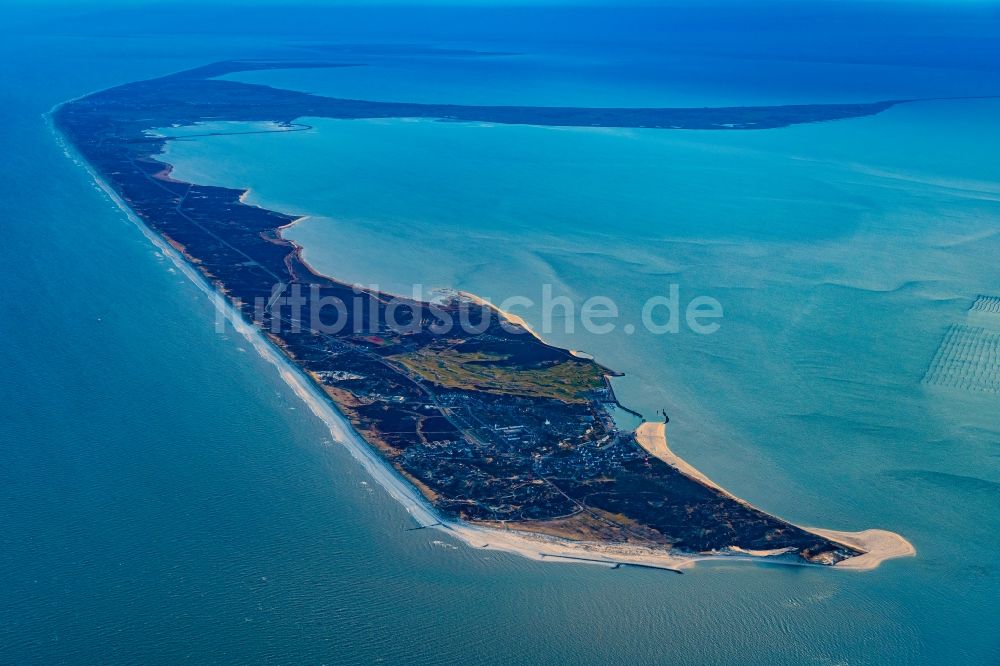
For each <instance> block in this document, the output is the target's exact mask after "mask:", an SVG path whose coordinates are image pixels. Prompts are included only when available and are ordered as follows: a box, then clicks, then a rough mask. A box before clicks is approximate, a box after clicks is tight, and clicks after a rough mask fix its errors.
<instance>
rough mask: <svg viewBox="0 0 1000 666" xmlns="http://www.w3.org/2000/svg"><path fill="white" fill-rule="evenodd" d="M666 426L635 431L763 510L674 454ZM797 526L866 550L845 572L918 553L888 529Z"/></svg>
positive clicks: (649, 445)
mask: <svg viewBox="0 0 1000 666" xmlns="http://www.w3.org/2000/svg"><path fill="white" fill-rule="evenodd" d="M666 425H667V424H666V423H659V422H652V421H646V422H645V423H643V424H642V425H640V426H639V427H638V428H637V429H636V431H635V439H636V441H637V442H638V443H639V446H641V447H642V448H644V449H645V450H646V451H648V452H649V453H650V454H651V455H654V456H656V457H657V458H659V459H660V460H662V461H663V462H665V463H667V464H668V465H670V466H671V467H673V468H674V469H676V470H677V471H679V472H681V473H682V474H684V475H685V476H687V477H689V478H691V479H694V480H695V481H698V482H699V483H701V484H704V485H706V486H708V487H709V488H712V489H714V490H717V491H718V492H720V493H722V494H724V495H726V496H727V497H730V498H731V499H733V500H735V501H737V502H740V503H742V504H745V505H746V506H749V507H752V508H754V509H757V510H758V511H760V510H762V509H759V508H758V507H755V506H754V505H753V504H750V503H749V502H747V501H746V500H744V499H743V498H741V497H737V496H736V495H733V494H732V493H731V492H729V491H728V490H726V489H725V488H723V487H722V486H720V485H719V484H717V483H715V482H714V481H712V480H711V479H710V478H708V477H707V476H705V475H704V474H703V473H702V472H701V471H699V470H698V469H696V468H695V467H693V466H692V465H691V464H690V463H688V462H687V461H685V460H684V459H683V458H681V457H680V456H678V455H677V454H676V453H674V452H673V451H671V450H670V446H669V445H668V443H667V428H666ZM793 524H794V523H793ZM796 527H799V528H801V529H803V530H805V531H807V532H811V533H812V534H815V535H817V536H821V537H823V538H824V539H829V540H831V541H835V542H837V543H839V544H842V545H844V546H848V547H850V548H856V549H858V550H862V551H864V554H863V555H858V556H856V557H850V558H848V559H846V560H841V561H840V562H837V563H836V564H834V565H833V566H835V567H840V568H841V569H852V570H855V571H869V570H871V569H875V568H877V567H878V565H879V564H881V563H882V562H885V561H886V560H892V559H896V558H899V557H914V556H916V554H917V550H916V548H914V547H913V544H911V543H910V542H909V541H907V540H906V539H905V538H904V537H903V536H902V535H900V534H896V533H895V532H890V531H888V530H880V529H866V530H860V531H857V532H847V531H842V530H831V529H825V528H819V527H803V526H802V525H796ZM731 550H732V551H733V552H740V553H746V554H749V555H753V556H756V557H768V556H772V555H780V554H782V553H783V552H784V551H777V550H776V551H744V550H742V549H739V548H735V547H734V548H732V549H731Z"/></svg>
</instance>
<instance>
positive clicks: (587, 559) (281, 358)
mask: <svg viewBox="0 0 1000 666" xmlns="http://www.w3.org/2000/svg"><path fill="white" fill-rule="evenodd" d="M56 108H58V106H57V107H56ZM54 111H55V109H53V112H54ZM46 118H47V121H48V124H49V126H50V129H52V131H53V133H54V134H55V136H56V138H57V141H58V143H59V145H60V146H61V147H63V149H64V152H65V153H66V155H67V156H68V157H70V159H72V160H73V161H74V162H76V163H77V164H78V165H81V166H83V167H84V168H85V169H86V170H87V172H88V173H89V174H90V175H91V176H92V178H93V180H94V182H95V183H96V184H97V186H98V187H100V188H101V189H102V190H103V191H104V192H105V193H106V194H107V195H108V196H109V198H110V199H111V200H112V202H114V203H115V204H116V206H117V207H118V208H119V209H121V210H122V211H123V212H124V213H125V215H126V217H127V218H128V219H129V220H130V221H131V222H132V223H133V224H135V225H136V226H137V227H138V228H139V230H140V231H141V233H143V235H144V236H146V238H147V239H149V240H150V242H151V243H152V244H153V245H154V246H155V247H156V248H157V249H159V250H160V251H161V252H162V253H163V255H164V256H166V257H168V258H169V259H170V260H171V262H172V263H173V264H174V265H175V266H177V268H178V269H179V270H180V271H181V272H182V274H184V275H185V277H187V278H188V279H190V280H191V281H192V282H193V283H194V284H195V285H196V286H197V287H198V288H199V289H200V290H201V291H203V292H204V293H205V294H206V295H207V296H208V297H209V299H210V300H211V302H212V303H213V305H214V306H215V307H216V309H217V310H218V311H220V312H221V313H222V314H223V315H224V316H225V318H226V319H227V320H229V321H230V323H231V324H232V325H233V327H234V329H235V330H236V331H237V332H239V333H240V334H241V335H243V336H244V337H245V338H246V339H247V341H248V342H249V343H250V344H251V345H252V346H253V347H254V349H255V350H256V351H257V352H258V353H259V354H260V355H261V357H262V358H264V359H265V360H267V361H268V362H269V363H271V364H273V365H274V366H275V367H276V369H277V370H278V373H279V376H280V377H281V379H282V380H283V381H284V382H285V383H286V384H287V385H288V386H289V387H290V388H291V389H292V391H293V392H294V393H295V394H296V395H297V396H298V397H299V398H300V399H301V400H302V401H303V402H305V403H306V405H307V407H309V409H310V411H312V412H313V414H315V415H316V416H317V417H318V418H320V419H321V420H322V421H323V422H324V424H325V425H326V426H327V427H328V429H329V431H330V433H331V435H332V436H333V437H334V439H335V440H337V441H338V442H340V443H342V444H344V445H345V446H346V447H347V448H348V450H349V451H350V452H351V454H352V456H353V457H354V458H355V459H356V460H358V462H359V463H361V465H362V467H363V468H364V469H365V471H366V472H367V473H368V474H369V475H370V476H371V477H372V478H373V479H374V480H375V481H376V482H377V483H378V484H379V485H380V486H382V487H383V488H384V489H385V490H386V492H387V493H388V494H389V495H390V497H392V498H393V499H394V500H396V501H397V502H399V503H400V504H401V505H402V506H403V507H404V509H405V510H406V511H407V512H408V513H409V514H410V515H411V517H413V519H414V520H415V521H416V522H417V523H418V524H419V525H420V526H421V527H422V528H427V527H434V528H437V529H440V530H442V531H445V532H449V533H451V534H452V535H454V536H455V537H456V538H458V539H459V540H461V541H463V542H464V543H466V544H467V545H468V546H470V547H472V548H479V549H489V550H498V551H504V552H510V553H515V554H518V555H521V556H523V557H527V558H529V559H533V560H537V561H548V562H562V563H592V564H599V565H602V566H620V565H622V564H629V565H636V566H645V567H652V568H660V569H671V570H679V569H681V568H687V567H690V566H693V565H694V564H695V563H696V562H697V561H700V560H708V559H725V560H729V561H751V562H768V561H770V562H781V561H780V560H767V559H764V557H765V556H767V555H775V554H778V553H775V552H748V551H743V552H742V553H737V552H736V551H733V554H729V553H727V552H722V553H705V554H700V553H683V554H675V553H671V551H670V550H669V548H649V547H640V546H630V545H627V544H610V543H602V542H583V541H570V540H568V539H562V538H559V537H551V536H545V535H539V534H534V533H526V532H518V531H516V530H503V529H497V528H491V527H483V526H480V525H475V524H473V523H467V522H456V521H452V520H447V519H443V518H442V516H440V515H439V514H438V512H437V511H436V510H435V509H434V508H433V506H431V505H430V504H429V502H428V501H427V500H426V499H425V498H424V497H423V496H422V495H421V494H420V492H419V490H418V489H417V488H416V487H415V486H414V485H413V484H411V483H410V482H409V481H407V480H406V479H405V478H404V477H403V476H402V475H401V474H399V472H398V471H397V470H396V469H395V468H394V467H393V466H392V465H391V464H390V463H389V462H388V461H386V460H384V459H383V458H382V457H381V455H380V454H379V453H378V451H377V450H376V449H375V448H374V447H373V446H372V445H370V444H369V443H368V442H367V441H365V440H364V438H363V437H362V436H361V435H360V434H359V433H357V432H356V431H355V430H354V429H353V427H352V426H351V424H350V421H349V420H348V419H347V418H346V417H345V416H344V415H343V414H342V413H340V411H339V410H338V409H337V407H336V405H335V404H334V403H333V402H332V401H331V400H330V399H329V398H328V397H327V396H326V395H325V394H323V393H322V392H321V391H320V389H319V387H318V386H317V385H316V384H315V382H314V381H313V380H312V379H311V378H310V377H309V376H308V375H307V374H306V373H305V372H304V371H303V370H302V369H301V368H299V367H297V366H296V365H295V364H294V363H293V362H292V361H291V360H290V359H289V358H288V357H287V356H286V354H285V353H284V352H283V351H282V350H281V349H280V348H278V347H277V346H275V345H274V344H273V343H272V342H270V341H269V340H267V338H266V337H265V336H264V334H263V333H262V332H261V331H260V330H259V329H257V328H256V327H254V326H253V325H252V324H250V323H249V322H247V321H245V320H244V318H243V316H242V314H240V313H239V312H238V311H237V310H235V309H234V308H233V306H232V304H231V303H229V301H228V300H227V299H226V297H225V295H223V294H222V293H221V292H219V291H218V290H217V289H216V288H215V287H214V286H213V285H212V284H211V283H209V282H208V280H207V279H206V278H205V277H204V276H203V275H201V274H200V273H199V272H198V271H197V269H196V268H195V267H194V266H193V265H192V264H191V263H190V262H189V261H187V259H186V258H185V257H183V256H182V255H181V254H180V253H179V252H178V251H177V250H176V249H175V248H174V247H172V246H171V245H170V243H169V242H168V241H167V240H166V239H164V238H163V237H162V236H161V235H160V234H159V233H157V232H156V231H154V230H153V229H152V228H151V227H149V226H148V225H147V224H146V223H145V221H143V220H142V218H141V217H139V216H138V214H136V213H135V211H133V210H132V209H131V208H130V207H129V206H128V204H127V203H126V202H125V201H124V200H123V199H122V198H121V197H120V196H119V195H118V194H117V193H116V192H115V191H114V189H113V188H112V187H111V186H110V185H109V184H108V183H107V182H106V181H105V180H104V179H103V178H102V177H101V176H100V175H99V174H98V173H97V172H96V170H95V169H94V168H93V167H92V166H91V165H90V163H89V162H88V161H87V160H86V159H84V158H83V156H82V155H80V154H79V152H78V151H76V149H75V148H74V147H73V146H72V144H71V143H70V142H69V141H68V140H67V139H66V137H64V136H63V134H62V133H61V132H60V131H59V129H58V128H57V127H55V124H54V123H53V122H52V121H51V112H50V114H48V115H47V116H46ZM248 193H249V191H245V192H244V193H243V195H241V197H240V199H242V198H243V196H245V195H246V194H248ZM301 219H302V218H297V219H295V220H293V221H292V222H290V223H289V225H287V226H290V225H291V224H294V223H296V222H298V221H300V220H301ZM279 233H280V229H279ZM286 240H287V239H286ZM289 242H291V243H292V244H293V246H294V247H296V248H297V251H298V252H299V254H300V256H301V251H302V248H301V247H300V246H298V245H297V244H295V243H294V242H292V241H289ZM303 263H304V265H305V266H306V268H307V269H308V270H310V271H311V272H313V273H315V274H316V275H318V276H319V275H322V274H321V273H319V272H317V271H316V270H315V269H314V268H313V267H312V266H310V265H309V264H308V263H306V262H304V261H303ZM324 277H326V276H324ZM329 279H334V278H329ZM456 293H457V294H458V295H459V296H460V297H463V298H467V299H469V300H472V301H473V302H475V303H478V304H481V305H484V306H487V307H489V308H491V309H493V310H494V311H496V312H497V313H499V314H500V316H501V317H504V318H506V319H507V320H509V321H510V322H511V323H513V324H514V325H516V326H520V327H521V328H523V329H524V330H526V331H527V332H529V333H530V334H531V335H533V336H534V337H535V338H537V339H538V341H539V342H541V343H543V344H546V345H547V346H552V345H549V344H548V343H546V342H545V341H544V340H543V339H542V338H541V337H540V336H539V335H538V334H537V333H536V332H535V331H533V330H532V329H531V328H530V326H528V325H527V322H525V321H524V320H523V319H522V318H521V317H518V316H516V315H512V314H510V313H506V312H503V311H502V310H500V309H499V308H497V307H496V306H494V305H492V304H491V303H489V302H488V301H485V300H484V299H482V298H480V297H478V296H475V295H474V294H469V293H468V292H460V291H459V292H456ZM570 353H572V352H570ZM656 425H657V424H655V423H649V422H646V423H643V424H642V425H641V426H640V428H639V429H638V430H637V431H636V433H637V439H638V433H639V431H640V430H641V431H643V433H644V435H645V433H646V431H647V430H649V428H646V426H654V427H655V426H656ZM644 428H646V430H643V429H644ZM663 447H664V448H665V449H666V451H668V452H669V449H668V448H666V440H665V436H664V437H663ZM644 448H645V446H644ZM671 455H672V454H671ZM673 459H674V460H676V461H677V464H674V463H669V464H672V465H673V466H675V467H677V468H678V469H680V470H681V471H682V473H684V474H685V476H689V477H691V478H693V479H695V480H696V481H698V482H700V483H704V484H711V486H712V487H714V488H716V489H718V490H720V491H721V492H724V493H726V494H727V495H729V496H730V497H732V495H730V494H729V493H727V492H726V491H724V490H722V489H721V488H719V487H718V486H717V485H715V484H713V483H712V482H711V481H710V480H709V479H708V478H707V477H705V476H704V475H702V474H701V473H700V472H698V471H697V470H695V469H694V468H693V467H691V466H690V465H687V463H684V462H683V461H682V460H681V459H680V458H677V457H676V456H674V457H673ZM680 465H683V467H681V466H680ZM735 499H738V498H735ZM739 501H741V502H742V501H743V500H739ZM769 515H770V514H769ZM810 531H812V532H813V533H814V534H820V532H818V531H816V530H810ZM831 533H834V532H831ZM869 533H873V534H874V533H878V534H877V535H876V536H877V537H878V538H875V537H869V539H868V540H867V541H866V540H865V536H864V535H866V534H869ZM835 534H838V535H840V537H839V538H840V539H841V540H838V539H832V540H835V541H837V542H838V543H843V541H842V540H843V539H855V540H857V542H858V543H860V542H864V543H876V542H877V543H882V542H885V541H891V540H889V539H887V537H886V536H885V535H892V536H893V537H897V538H898V539H899V540H900V541H901V542H902V543H904V544H906V546H908V547H909V549H910V551H912V552H910V553H908V554H913V553H915V551H913V548H912V545H910V544H909V543H908V542H906V541H905V539H902V537H899V536H898V535H893V533H891V532H884V531H881V530H868V531H866V532H859V533H846V532H836V533H835ZM824 538H830V537H824ZM880 539H881V541H880ZM844 545H850V546H851V547H852V548H855V547H856V548H860V547H859V546H854V545H851V544H844ZM860 549H862V550H864V548H860ZM901 549H903V547H902V546H901V545H900V544H898V543H897V544H896V551H900V550H901ZM905 554H907V553H904V554H898V552H897V554H890V555H886V556H882V555H879V554H876V553H875V551H874V549H873V550H872V551H871V552H867V553H866V554H865V555H862V556H857V557H854V558H849V560H845V561H844V562H849V561H851V560H860V559H862V558H866V557H867V558H868V559H867V560H865V561H864V562H863V563H861V565H859V566H854V567H843V568H853V569H870V568H874V567H876V566H878V564H879V563H880V562H881V561H883V560H884V559H890V558H891V557H901V556H904V555H905ZM781 563H784V564H798V563H793V562H789V561H785V562H781ZM806 566H809V564H806Z"/></svg>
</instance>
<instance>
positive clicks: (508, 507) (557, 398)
mask: <svg viewBox="0 0 1000 666" xmlns="http://www.w3.org/2000/svg"><path fill="white" fill-rule="evenodd" d="M335 66H346V65H339V64H338V63H331V62H289V61H226V62H220V63H214V64H211V65H207V66H204V67H199V68H196V69H193V70H188V71H184V72H180V73H176V74H171V75H168V76H164V77H160V78H156V79H152V80H147V81H140V82H135V83H129V84H125V85H121V86H118V87H115V88H111V89H108V90H104V91H101V92H96V93H93V94H90V95H87V96H84V97H81V98H79V99H76V100H72V101H69V102H66V103H64V104H62V105H60V106H59V107H57V108H56V109H54V110H53V112H52V114H51V118H52V122H53V125H54V127H55V128H56V129H57V130H58V132H59V133H60V135H61V136H62V137H64V139H65V141H66V143H67V144H68V146H70V147H72V149H73V150H74V151H75V152H76V153H77V154H78V155H79V156H80V158H81V159H82V161H83V163H84V164H86V165H87V166H88V168H90V169H91V170H92V172H93V173H94V175H95V177H96V178H97V179H98V182H99V183H101V184H102V186H104V187H106V189H107V190H108V191H109V193H110V194H112V196H113V197H114V198H115V199H116V200H117V201H118V202H119V203H120V204H121V205H122V206H123V207H125V208H126V209H127V211H129V212H130V213H134V215H135V216H137V217H138V219H140V220H141V222H142V223H143V224H144V225H145V226H146V227H147V229H148V230H150V231H151V232H153V233H155V235H156V238H159V239H162V240H163V242H164V243H165V244H164V245H163V247H164V248H165V249H167V250H168V251H169V252H171V253H172V254H174V255H176V256H177V257H179V258H180V257H182V258H183V261H184V262H186V265H187V266H188V267H189V268H193V269H194V270H196V271H197V273H198V275H200V276H201V278H203V280H204V281H206V282H207V283H208V284H210V285H211V286H212V288H213V289H214V292H215V293H216V294H218V295H221V297H223V298H224V299H225V300H226V301H227V307H229V308H231V309H232V311H233V312H235V313H237V316H238V317H239V318H240V319H241V320H242V321H243V322H244V323H246V324H247V325H252V326H253V330H254V331H256V335H257V336H258V337H260V336H264V337H265V338H266V340H267V344H266V345H265V346H268V345H269V346H270V347H269V348H271V349H273V350H276V352H280V354H282V355H283V356H284V358H285V359H286V360H287V362H288V363H289V367H292V368H295V369H296V371H298V372H299V374H300V377H299V378H298V379H296V380H295V381H299V379H302V378H308V381H309V382H310V383H311V386H312V388H314V389H316V390H317V392H321V394H322V396H323V398H324V399H325V400H327V401H328V402H329V404H330V405H331V406H335V408H336V410H338V412H339V413H340V414H342V415H343V416H344V417H346V419H348V420H349V422H350V424H351V425H352V427H353V429H354V431H355V432H356V433H358V434H360V436H361V437H362V438H363V440H364V442H365V443H366V445H367V446H369V447H371V449H370V451H369V452H368V453H366V454H365V455H370V456H372V457H371V460H375V461H377V462H378V464H382V465H384V467H385V470H386V471H389V470H391V473H390V474H386V475H383V476H384V478H383V483H384V484H386V485H392V484H396V485H397V488H402V490H399V491H398V492H399V493H400V494H406V493H410V494H411V495H412V497H415V498H417V499H416V500H414V501H413V502H412V506H413V507H415V512H414V515H415V517H418V520H419V522H420V523H421V526H431V527H440V528H442V529H448V530H450V531H452V532H453V533H454V534H456V535H457V536H459V537H460V538H463V539H465V540H466V541H467V542H469V543H471V544H473V545H476V546H482V547H490V548H500V549H506V550H514V551H517V552H521V553H523V554H526V555H528V556H532V557H536V558H541V559H558V560H564V561H592V562H600V563H604V564H607V565H609V566H620V565H621V564H636V565H643V566H658V567H663V568H677V567H679V566H683V565H685V564H687V563H690V562H692V561H695V560H697V559H698V558H704V557H742V558H764V557H766V558H771V559H777V560H779V561H786V562H796V563H799V564H816V565H839V566H842V567H844V566H846V567H851V566H854V567H855V568H870V567H872V566H875V565H877V564H878V562H880V561H881V560H882V559H886V558H888V557H896V556H900V555H907V554H912V553H913V549H912V546H910V545H909V543H908V542H906V541H905V539H903V538H902V537H899V536H898V535H894V534H892V533H891V532H883V531H879V530H869V531H866V532H859V533H839V532H831V531H823V530H818V529H807V528H803V527H799V526H796V525H793V524H791V523H789V522H787V521H785V520H782V519H780V518H778V517H775V516H773V515H770V514H768V513H767V512H765V511H762V510H760V509H758V508H757V507H754V506H753V505H751V504H749V503H748V502H746V501H743V500H741V499H739V498H737V497H735V496H733V495H731V494H730V493H728V492H726V491H725V490H723V489H722V488H719V487H718V486H716V485H715V484H714V483H712V482H711V481H710V480H709V479H708V478H707V477H705V476H704V475H702V474H701V473H699V472H698V471H697V470H694V469H693V468H692V467H690V466H689V465H687V464H686V463H684V462H683V461H682V460H681V459H680V458H678V457H677V456H675V455H674V454H672V453H671V452H670V449H669V447H668V446H667V440H666V433H665V428H664V424H662V423H652V422H649V423H645V424H643V425H642V426H641V427H640V428H639V429H638V430H637V431H634V432H632V431H623V430H621V429H620V428H619V427H618V426H617V425H616V422H615V421H614V419H613V418H612V415H611V414H612V412H611V409H610V406H611V405H616V404H617V403H618V401H617V398H616V397H615V395H614V390H613V387H612V384H611V382H610V379H609V378H610V377H612V376H614V375H615V373H614V372H612V371H611V370H609V369H608V368H605V367H603V366H601V365H600V364H599V363H598V362H596V361H595V360H594V359H592V358H589V357H587V356H585V355H581V354H574V353H573V352H571V351H569V350H565V349H560V348H557V347H555V346H553V345H550V344H548V343H546V342H545V341H544V340H543V339H541V338H540V337H538V336H536V335H535V334H533V333H532V332H531V331H530V329H528V327H527V325H526V324H525V323H524V322H521V321H519V320H517V319H516V318H515V317H512V316H510V315H508V314H506V313H504V312H501V311H499V310H497V309H496V308H493V307H491V306H489V304H487V303H484V302H482V301H480V300H479V299H478V298H476V297H475V296H473V295H471V294H463V293H459V292H454V293H451V294H448V295H446V296H444V297H442V298H440V299H438V300H436V301H434V302H421V301H416V300H408V299H402V298H399V297H396V296H393V295H391V294H385V293H381V292H376V291H372V290H365V289H361V288H359V287H357V286H353V285H350V284H347V283H344V282H342V281H339V280H337V279H336V278H335V277H334V276H327V275H322V274H319V273H318V272H317V271H315V270H313V269H312V268H311V267H310V266H309V265H308V264H307V263H306V262H305V261H304V260H303V258H302V256H301V251H300V250H301V249H300V248H299V247H297V246H296V245H295V244H294V243H292V242H290V241H288V240H286V239H284V238H283V237H282V233H281V230H282V228H284V227H285V226H287V225H289V224H291V223H292V222H294V221H295V219H296V218H295V217H293V216H290V215H286V214H284V213H281V212H279V211H272V210H266V209H264V208H260V207H256V206H252V205H247V204H246V203H244V201H243V196H244V194H245V191H242V190H236V189H228V188H222V187H214V186H206V185H201V184H198V183H188V182H182V181H180V180H177V179H175V178H173V177H172V175H171V167H170V165H169V164H167V163H165V162H164V161H163V160H162V159H161V158H160V157H161V155H160V153H161V152H162V150H163V147H164V145H165V144H166V142H167V141H170V140H171V139H170V138H168V137H163V136H158V135H155V134H153V133H152V131H153V130H155V129H156V128H162V127H168V126H190V125H196V124H198V123H204V122H208V121H270V122H273V123H277V124H279V125H280V126H281V127H283V128H286V129H294V127H295V125H294V123H295V121H296V120H298V119H301V118H307V117H329V118H388V117H421V118H435V119H439V120H443V121H485V122H494V123H522V124H534V125H560V126H596V127H648V128H664V129H670V128H684V129H726V130H752V129H764V128H776V127H784V126H787V125H791V124H796V123H808V122H820V121H830V120H837V119H841V118H851V117H857V116H863V115H871V114H876V113H879V112H881V111H883V110H885V109H887V108H889V107H891V106H892V105H894V104H897V103H899V101H885V102H876V103H869V104H825V105H824V104H812V105H791V106H765V107H731V108H706V109H669V108H662V109H652V108H651V109H635V108H620V109H615V108H606V109H594V108H570V107H566V108H555V107H521V106H460V105H444V104H442V105H432V104H409V103H394V102H374V101H361V100H349V99H336V98H329V97H321V96H317V95H310V94H306V93H301V92H295V91H288V90H280V89H276V88H271V87H268V86H261V85H253V84H247V83H242V82H237V81H230V80H224V79H219V78H217V77H219V76H222V75H225V74H229V73H233V72H238V71H243V70H253V69H268V68H288V67H335ZM306 295H308V297H306ZM331 304H332V305H331ZM458 321H461V322H462V325H461V326H457V325H455V322H458ZM303 390H305V389H303ZM372 464H373V465H375V464H376V463H372ZM417 509H418V510H417ZM418 514H419V516H418Z"/></svg>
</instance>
